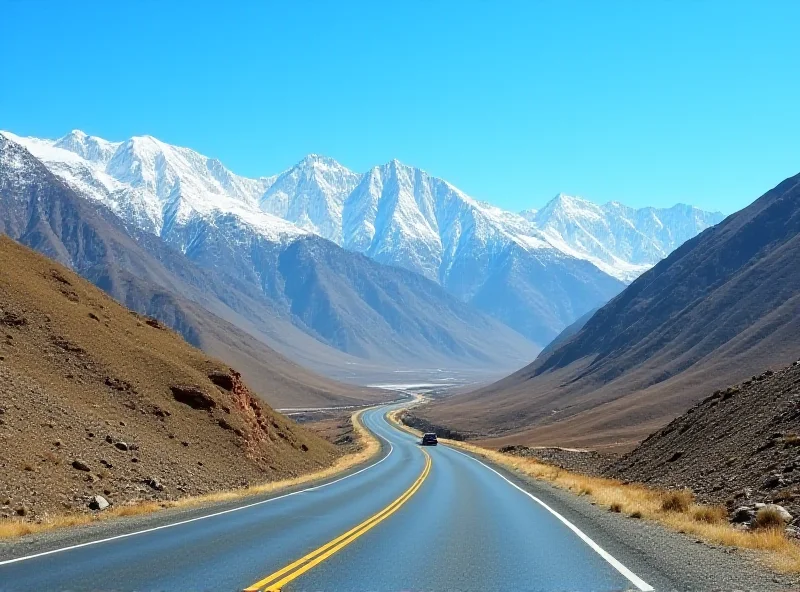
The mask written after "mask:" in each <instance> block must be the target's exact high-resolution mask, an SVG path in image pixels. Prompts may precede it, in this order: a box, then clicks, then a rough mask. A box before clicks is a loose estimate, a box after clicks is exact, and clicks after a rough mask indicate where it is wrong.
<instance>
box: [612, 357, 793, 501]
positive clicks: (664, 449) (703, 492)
mask: <svg viewBox="0 0 800 592" xmlns="http://www.w3.org/2000/svg"><path fill="white" fill-rule="evenodd" d="M606 473H607V474H609V475H610V476H613V477H619V478H622V479H627V480H632V481H641V482H644V483H648V484H657V485H660V486H667V487H676V486H677V487H690V488H691V489H693V490H694V491H695V492H696V493H697V494H699V496H700V497H701V498H702V499H704V500H706V501H710V502H714V503H727V505H728V506H729V508H731V509H733V508H736V507H739V506H743V505H747V504H752V503H757V502H762V503H769V502H775V503H778V504H781V505H783V506H785V507H787V508H788V509H789V510H790V511H791V513H792V514H794V515H795V516H800V363H798V362H795V363H794V365H792V366H789V367H788V368H784V369H782V370H778V371H777V372H773V371H772V370H768V371H766V372H763V373H760V374H758V375H755V376H753V377H751V378H750V379H748V380H747V381H745V382H744V383H742V384H739V385H737V386H732V387H729V388H726V389H722V390H718V391H716V392H714V393H713V394H710V395H709V396H708V397H706V398H705V399H704V400H703V401H702V402H700V403H698V404H697V405H695V406H694V407H692V408H691V409H689V410H688V411H687V412H686V413H685V414H684V415H681V416H680V417H678V418H677V419H675V420H673V421H672V422H671V423H669V424H668V425H667V426H666V427H664V428H662V429H661V430H659V431H658V432H656V433H654V434H653V435H651V436H650V437H649V438H647V439H646V440H645V441H644V442H642V444H640V445H639V446H638V447H637V448H636V449H635V450H633V451H632V452H630V453H628V454H627V455H625V456H624V457H622V458H621V459H619V460H618V461H617V462H616V463H614V464H613V465H611V467H610V468H608V469H606Z"/></svg>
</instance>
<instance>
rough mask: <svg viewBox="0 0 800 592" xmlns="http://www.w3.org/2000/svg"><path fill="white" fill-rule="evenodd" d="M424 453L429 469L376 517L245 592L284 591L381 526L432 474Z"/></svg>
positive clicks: (429, 459)
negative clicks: (281, 589) (317, 566)
mask: <svg viewBox="0 0 800 592" xmlns="http://www.w3.org/2000/svg"><path fill="white" fill-rule="evenodd" d="M422 452H423V454H424V455H425V468H424V469H423V470H422V473H421V474H420V476H419V477H417V480H416V481H414V483H413V484H412V485H411V487H409V488H408V489H407V490H406V491H405V492H404V493H403V494H402V495H401V496H400V497H398V498H397V499H396V500H394V501H393V502H392V503H391V504H389V505H388V506H386V507H385V508H384V509H383V510H381V511H380V512H378V513H377V514H375V515H374V516H371V517H370V518H367V519H366V520H365V521H364V522H362V523H361V524H359V525H358V526H356V527H354V528H351V529H350V530H348V531H347V532H345V533H344V534H342V535H340V536H338V537H336V538H335V539H333V540H332V541H330V542H328V543H325V544H324V545H322V546H321V547H320V548H318V549H316V550H314V551H312V552H311V553H308V554H307V555H304V556H303V557H301V558H300V559H298V560H297V561H294V562H292V563H290V564H289V565H287V566H286V567H284V568H282V569H279V570H278V571H276V572H275V573H272V574H270V575H268V576H267V577H266V578H264V579H263V580H259V581H258V582H256V583H255V584H253V585H252V586H248V587H247V588H245V589H244V592H259V591H261V590H265V589H266V590H267V591H274V590H280V588H281V587H282V586H285V585H286V584H287V583H289V582H291V581H292V580H294V579H296V578H298V577H300V576H301V575H303V574H304V573H305V572H307V571H308V570H310V569H311V568H313V567H314V566H316V565H318V564H320V563H322V562H323V561H325V560H326V559H327V558H328V557H330V556H331V555H333V554H334V553H336V552H338V551H340V550H341V549H343V548H344V547H346V546H347V545H349V544H350V543H352V542H353V541H355V540H356V539H357V538H358V537H360V536H361V535H363V534H364V533H366V532H367V531H368V530H370V529H372V528H373V527H375V526H377V525H378V524H379V523H380V522H383V521H384V520H386V518H388V517H389V516H391V515H392V514H394V513H395V512H396V511H397V510H398V509H400V506H402V505H403V504H405V503H406V502H407V501H408V500H409V499H410V498H411V496H412V495H414V494H415V493H416V492H417V490H418V489H419V488H420V487H421V486H422V483H423V481H425V479H426V478H427V477H428V473H430V472H431V457H430V455H429V454H428V453H427V452H426V451H425V450H423V451H422Z"/></svg>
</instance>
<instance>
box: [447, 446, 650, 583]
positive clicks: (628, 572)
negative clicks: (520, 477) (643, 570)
mask: <svg viewBox="0 0 800 592" xmlns="http://www.w3.org/2000/svg"><path fill="white" fill-rule="evenodd" d="M447 448H448V449H449V450H452V451H453V452H456V453H458V454H460V455H462V456H466V457H467V458H471V459H472V460H474V461H475V462H476V463H478V464H480V465H482V466H483V467H484V468H486V469H489V470H490V471H491V472H492V473H494V474H495V475H497V476H498V477H500V478H501V479H502V480H503V481H505V482H506V483H508V484H509V485H511V486H512V487H514V488H516V489H518V490H519V491H521V492H522V493H524V494H525V495H527V496H528V497H529V498H531V499H532V500H533V501H535V502H536V503H538V504H539V505H541V506H542V507H543V508H544V509H545V510H547V511H548V512H550V513H551V514H552V515H553V516H555V517H556V518H558V519H559V520H561V522H563V523H564V524H565V525H566V526H567V528H569V529H570V530H571V531H572V532H574V533H575V534H577V535H578V536H579V537H580V538H581V539H582V540H583V542H584V543H586V544H587V545H589V546H590V547H591V548H592V549H593V550H594V551H595V552H596V553H597V554H598V555H600V557H602V558H603V559H605V560H606V561H607V562H608V563H610V564H611V565H612V566H613V567H614V569H616V570H617V571H618V572H619V573H621V574H622V575H623V576H625V577H626V578H628V580H630V582H631V583H632V584H633V585H634V586H636V587H637V588H638V589H639V590H640V591H641V592H652V590H653V587H652V586H651V585H650V584H648V583H647V582H645V581H644V580H643V579H642V578H640V577H639V576H637V575H636V574H635V573H633V572H632V571H631V570H629V569H628V568H627V567H625V566H624V565H622V563H620V562H619V561H618V560H617V559H616V558H614V556H613V555H611V554H610V553H609V552H608V551H606V550H605V549H603V548H602V547H601V546H600V545H598V544H597V543H595V542H594V541H593V540H592V539H590V538H589V536H588V535H586V534H585V533H584V532H583V531H582V530H581V529H580V528H578V527H577V526H575V525H574V524H573V523H572V522H570V521H569V520H567V519H566V518H564V516H562V515H561V514H559V513H558V512H556V511H555V510H554V509H553V508H551V507H550V506H548V505H547V504H546V503H544V502H543V501H542V500H540V499H539V498H538V497H536V496H535V495H533V494H532V493H530V492H529V491H526V490H524V489H523V488H522V487H520V486H519V485H517V484H516V483H514V482H513V481H511V480H510V479H508V478H506V477H505V476H504V475H503V474H502V473H499V472H498V471H495V470H494V469H493V468H492V467H490V466H489V465H487V464H486V463H484V462H482V461H480V460H478V459H477V458H475V457H474V456H472V455H470V454H465V453H463V452H461V451H460V450H456V449H455V448H453V447H451V446H448V447H447Z"/></svg>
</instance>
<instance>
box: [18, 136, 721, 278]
mask: <svg viewBox="0 0 800 592" xmlns="http://www.w3.org/2000/svg"><path fill="white" fill-rule="evenodd" d="M8 137H9V138H10V139H11V140H13V141H17V142H19V143H21V144H22V145H24V146H25V147H26V148H27V149H28V150H29V151H31V152H32V153H33V154H34V156H36V157H38V158H39V159H40V160H42V161H43V162H44V163H45V164H46V166H48V168H50V170H51V171H52V172H54V173H55V174H56V175H58V176H60V177H61V178H62V179H64V180H65V181H66V182H67V183H69V184H70V185H71V186H72V187H73V188H75V189H76V190H77V191H79V192H81V193H82V194H84V195H86V196H87V197H89V198H91V199H95V200H98V201H101V202H103V203H105V204H106V205H108V206H109V207H110V208H111V209H112V210H113V211H114V212H116V213H117V214H118V215H120V216H121V217H122V218H124V219H125V220H126V221H128V222H131V223H134V224H136V225H137V226H138V227H140V228H142V229H144V230H146V231H149V232H152V233H155V234H160V235H162V236H164V235H166V234H169V233H171V232H177V231H179V230H180V229H182V228H186V227H187V226H188V225H190V224H191V223H192V222H193V221H194V220H197V219H198V218H199V219H203V220H210V221H213V220H215V219H218V218H219V217H220V216H223V215H228V216H235V217H236V218H237V220H240V221H242V223H243V224H246V225H249V226H250V227H252V228H253V229H254V230H255V231H256V232H257V233H259V235H260V236H264V237H268V238H269V239H270V240H281V238H282V237H292V236H298V235H299V234H303V233H305V232H312V233H315V234H318V235H320V236H322V237H324V238H326V239H328V240H331V241H333V242H335V243H337V244H339V245H341V246H343V247H345V248H347V249H350V250H353V251H358V252H361V253H364V254H366V255H368V256H370V257H372V258H374V259H376V260H378V261H380V262H382V263H389V264H392V265H397V266H401V267H405V268H408V269H411V270H413V271H417V272H419V273H421V274H423V275H425V276H427V277H429V278H431V279H434V280H436V281H439V282H440V283H442V284H443V285H447V283H448V281H449V278H450V276H451V274H452V273H456V272H455V271H454V270H461V271H460V272H459V273H462V274H463V270H464V269H466V268H470V266H473V265H475V262H478V261H480V262H482V263H481V265H487V264H488V263H487V261H489V260H490V259H491V258H496V257H502V253H505V252H507V250H508V249H509V248H512V247H513V248H520V249H523V250H525V251H528V252H536V253H538V255H537V257H538V256H541V257H549V258H550V259H553V258H564V257H566V258H577V259H583V260H586V261H589V262H591V263H592V264H594V265H595V266H597V267H599V268H600V269H602V270H603V271H605V272H606V273H608V274H610V275H612V276H614V277H616V278H618V279H622V280H626V281H630V280H632V279H634V278H635V277H636V276H637V275H638V274H640V273H641V272H642V271H644V270H645V269H647V268H648V267H650V266H652V265H653V264H654V263H656V262H657V261H658V260H659V259H661V258H663V257H665V256H666V255H667V254H669V252H671V251H672V250H673V249H674V248H676V247H677V246H678V245H680V244H681V243H682V242H683V241H685V240H687V239H689V238H691V237H693V236H694V235H695V234H697V233H698V232H700V231H702V230H703V229H705V228H707V227H708V226H711V225H713V224H715V223H717V222H719V221H720V220H721V219H722V215H721V214H719V213H709V212H704V211H702V210H699V209H697V208H693V207H692V206H686V205H683V204H677V205H675V206H673V207H671V208H667V209H655V208H641V209H638V210H637V209H634V208H629V207H627V206H624V205H623V204H620V203H619V202H609V203H607V204H605V205H598V204H595V203H593V202H591V201H589V200H586V199H584V198H582V197H577V196H571V195H568V194H565V193H559V194H558V195H557V196H555V197H554V198H553V199H552V200H550V201H549V202H548V203H547V204H546V205H545V206H544V207H543V208H542V209H540V210H525V211H523V212H521V213H519V214H517V213H512V212H508V211H505V210H502V209H501V208H498V207H496V206H493V205H491V204H489V203H486V202H481V201H477V200H475V199H473V198H472V197H470V196H469V195H467V194H466V193H464V192H463V191H461V190H460V189H458V188H457V187H455V186H454V185H452V184H450V183H448V182H447V181H445V180H443V179H439V178H436V177H434V176H432V175H430V174H429V173H427V172H425V171H424V170H421V169H418V168H415V167H412V166H408V165H405V164H403V163H402V162H400V161H399V160H397V159H392V160H390V161H389V162H387V163H385V164H383V165H378V166H375V167H373V168H371V169H370V170H369V171H367V172H366V173H363V174H361V173H356V172H354V171H351V170H350V169H348V168H346V167H344V166H343V165H341V164H340V163H338V162H337V161H336V160H334V159H332V158H329V157H327V156H323V155H320V154H314V153H312V154H308V155H306V156H305V157H304V158H303V159H302V160H301V161H300V162H298V163H297V164H296V165H295V166H293V167H291V168H290V169H288V170H286V171H284V172H283V173H280V174H279V175H276V176H273V177H261V178H258V179H250V178H246V177H242V176H239V175H236V174H234V173H233V172H231V171H230V170H229V169H227V168H226V167H225V166H224V165H223V163H222V162H220V161H219V160H217V159H215V158H209V157H206V156H203V155H202V154H200V153H198V152H195V151H194V150H191V149H189V148H183V147H179V146H173V145H170V144H167V143H165V142H162V141H160V140H158V139H157V138H154V137H152V136H147V135H145V136H134V137H132V138H129V139H128V140H126V141H124V142H109V141H107V140H104V139H102V138H98V137H96V136H90V135H87V134H86V133H84V132H82V131H80V130H73V131H72V132H70V133H69V134H67V135H65V136H64V137H62V138H59V139H58V140H40V139H37V138H19V137H17V136H14V135H13V134H8ZM462 283H463V280H462ZM466 290H467V291H468V289H466Z"/></svg>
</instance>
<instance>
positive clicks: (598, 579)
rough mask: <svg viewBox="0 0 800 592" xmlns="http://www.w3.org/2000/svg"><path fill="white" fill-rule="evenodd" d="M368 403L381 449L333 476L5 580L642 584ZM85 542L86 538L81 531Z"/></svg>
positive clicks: (33, 584)
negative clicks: (370, 460)
mask: <svg viewBox="0 0 800 592" xmlns="http://www.w3.org/2000/svg"><path fill="white" fill-rule="evenodd" d="M385 413H386V408H381V409H375V410H370V411H367V412H366V413H365V414H364V415H363V421H364V424H365V425H366V426H367V427H368V428H369V429H370V430H372V431H373V432H374V433H375V434H377V435H378V436H379V437H380V438H381V439H382V440H383V441H384V451H383V454H382V456H381V457H380V458H379V459H377V460H376V461H373V463H372V464H370V465H368V466H367V467H364V468H361V469H359V470H358V471H357V472H355V473H353V474H350V475H347V476H345V477H343V478H341V477H340V478H338V479H335V480H333V481H332V482H329V483H326V484H322V485H319V486H315V487H311V488H307V489H303V490H300V491H296V492H292V493H289V494H284V495H280V496H277V497H274V498H271V499H262V500H258V501H256V502H253V501H249V502H242V504H243V506H240V507H234V508H227V509H225V510H224V511H222V512H220V511H217V512H215V511H214V510H206V512H207V513H206V514H202V515H199V516H194V517H193V518H191V519H190V520H185V521H179V522H178V523H170V524H165V525H161V526H159V527H157V528H155V529H149V530H145V531H133V532H128V533H124V534H122V535H121V536H120V535H117V536H116V537H115V538H112V539H110V540H108V539H106V540H99V541H97V540H93V541H85V542H83V543H81V545H82V546H72V547H67V548H64V547H56V548H51V549H48V548H43V549H37V552H36V553H34V554H33V555H23V556H21V557H13V558H11V559H10V560H9V559H4V560H1V561H0V590H2V591H9V592H10V591H31V590H48V591H54V590H71V591H84V590H120V591H121V590H137V591H151V590H152V591H155V590H159V591H160V590H214V591H231V592H233V591H241V590H245V589H250V590H273V589H278V588H280V589H281V590H283V591H284V592H286V591H297V592H299V591H311V590H315V591H316V590H334V591H343V590H372V591H382V590H387V591H388V590H392V591H395V590H426V591H427V590H447V591H450V590H480V591H488V590H498V591H499V590H537V591H538V590H541V591H556V590H558V591H563V590H585V591H589V590H592V591H621V590H649V589H651V588H650V586H649V585H648V584H647V583H646V582H644V581H643V580H642V579H640V578H639V577H638V576H637V575H635V573H633V572H632V571H630V570H629V569H628V566H625V565H623V564H622V563H620V562H619V561H618V560H617V559H616V558H615V557H613V556H611V555H610V554H608V553H606V552H605V551H604V550H603V549H602V548H601V546H599V545H598V543H597V542H595V541H594V540H592V539H590V538H589V537H587V536H586V535H585V534H583V533H582V532H581V531H580V530H578V526H579V525H573V524H572V523H570V522H569V521H567V520H566V518H563V517H561V516H560V515H559V514H556V513H555V510H551V509H549V507H548V506H545V505H544V504H543V502H540V501H537V498H535V497H533V496H532V495H531V494H530V493H528V492H526V491H525V490H524V488H521V487H520V486H519V485H517V484H515V483H514V482H513V481H512V480H508V479H507V477H506V476H504V475H503V474H501V473H498V472H495V471H494V470H493V469H492V468H491V467H488V466H486V465H484V464H482V463H481V462H479V461H478V460H477V459H474V458H472V457H470V456H467V455H465V454H463V453H462V452H460V451H458V450H454V449H450V448H448V447H445V446H438V447H426V448H424V449H423V448H421V447H420V446H419V445H418V444H417V441H416V438H414V437H412V436H410V435H408V434H406V433H404V432H401V431H399V430H397V429H396V428H394V427H392V426H391V425H390V424H388V423H387V422H386V420H385V418H384V414H385ZM87 543H88V544H87Z"/></svg>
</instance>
